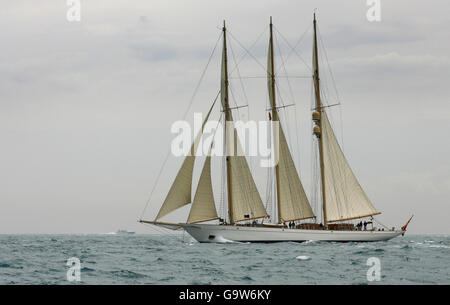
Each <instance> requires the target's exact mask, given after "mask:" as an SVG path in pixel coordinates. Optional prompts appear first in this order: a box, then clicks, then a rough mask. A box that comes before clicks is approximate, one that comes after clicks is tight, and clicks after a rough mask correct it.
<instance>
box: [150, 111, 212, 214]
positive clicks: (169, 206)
mask: <svg viewBox="0 0 450 305" xmlns="http://www.w3.org/2000/svg"><path fill="white" fill-rule="evenodd" d="M214 104H215V103H213V104H212V106H211V108H210V109H209V111H208V114H207V115H206V117H205V120H204V121H203V124H202V128H201V130H200V131H199V133H198V134H197V137H196V138H195V140H194V142H193V143H192V146H191V150H190V151H189V155H187V156H186V157H185V159H184V161H183V164H182V165H181V168H180V170H179V171H178V174H177V176H176V177H175V180H174V182H173V183H172V186H171V187H170V190H169V193H168V194H167V196H166V199H165V200H164V203H163V205H162V206H161V209H160V210H159V212H158V215H157V216H156V218H155V220H158V219H160V218H161V217H164V216H165V215H167V214H169V213H170V212H172V211H175V210H176V209H179V208H181V207H182V206H185V205H186V204H189V203H191V201H192V198H191V189H192V173H193V171H194V162H195V153H196V151H197V145H198V143H199V141H200V138H201V136H202V133H203V128H204V127H205V124H206V122H207V121H208V119H209V115H210V114H211V111H212V109H213V107H214Z"/></svg>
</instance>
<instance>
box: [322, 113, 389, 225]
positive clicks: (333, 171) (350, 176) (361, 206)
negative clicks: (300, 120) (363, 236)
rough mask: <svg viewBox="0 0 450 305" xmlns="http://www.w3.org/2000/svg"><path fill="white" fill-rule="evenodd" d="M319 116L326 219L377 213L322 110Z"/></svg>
mask: <svg viewBox="0 0 450 305" xmlns="http://www.w3.org/2000/svg"><path fill="white" fill-rule="evenodd" d="M321 120H322V141H323V161H324V173H325V189H326V192H325V194H326V201H327V206H326V209H327V217H328V221H330V222H333V221H341V220H349V219H355V218H361V217H367V216H372V215H377V214H380V212H378V211H377V210H376V209H375V207H374V206H373V205H372V203H371V202H370V200H369V198H368V197H367V195H366V193H365V192H364V190H363V189H362V187H361V185H360V184H359V182H358V180H357V179H356V177H355V175H354V173H353V171H352V169H351V168H350V166H349V164H348V162H347V160H346V158H345V156H344V153H343V152H342V150H341V147H340V146H339V143H338V141H337V139H336V136H335V134H334V132H333V129H332V128H331V124H330V121H329V120H328V116H327V114H326V112H325V111H322V115H321Z"/></svg>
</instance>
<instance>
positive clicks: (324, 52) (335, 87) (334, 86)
mask: <svg viewBox="0 0 450 305" xmlns="http://www.w3.org/2000/svg"><path fill="white" fill-rule="evenodd" d="M317 32H318V34H319V40H320V44H321V45H322V49H323V54H324V55H325V59H326V61H327V66H328V71H329V72H330V76H331V82H332V84H333V88H334V91H335V92H336V99H337V102H338V103H339V104H341V98H340V96H339V91H338V89H337V86H336V81H335V79H334V74H333V71H332V70H331V65H330V62H329V60H328V55H327V51H326V49H325V44H324V43H323V40H322V35H320V31H319V28H317ZM342 112H343V111H342V107H340V108H339V115H340V120H341V141H342V151H344V126H343V125H344V121H343V117H342Z"/></svg>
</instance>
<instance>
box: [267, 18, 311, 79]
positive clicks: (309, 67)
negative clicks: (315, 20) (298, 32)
mask: <svg viewBox="0 0 450 305" xmlns="http://www.w3.org/2000/svg"><path fill="white" fill-rule="evenodd" d="M274 28H275V31H277V33H278V34H279V35H280V37H281V38H283V40H284V41H285V42H286V44H287V45H288V46H289V48H291V52H290V53H289V54H288V57H287V59H286V61H287V60H289V57H290V54H292V53H295V54H296V55H297V56H298V58H300V60H301V61H302V62H303V63H304V64H305V66H306V67H307V68H308V69H309V71H311V72H312V71H313V70H312V68H311V66H310V65H308V64H307V63H306V61H305V60H304V59H303V57H302V56H301V55H300V54H299V53H298V52H297V50H296V49H295V48H297V46H298V44H299V43H300V41H301V40H302V39H303V38H304V36H305V35H306V33H307V32H308V31H309V29H310V28H311V25H310V26H309V28H308V29H307V30H306V31H305V32H304V33H303V35H302V37H301V39H300V40H299V42H297V44H296V45H295V47H292V45H291V44H290V43H289V41H288V40H287V39H286V38H285V37H284V36H283V34H281V32H280V31H278V29H277V27H275V26H274Z"/></svg>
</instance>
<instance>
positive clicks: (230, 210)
mask: <svg viewBox="0 0 450 305" xmlns="http://www.w3.org/2000/svg"><path fill="white" fill-rule="evenodd" d="M222 30H223V54H222V55H223V57H222V80H221V81H222V84H221V91H223V92H222V93H221V95H222V100H223V101H222V103H223V108H224V109H223V111H224V112H225V131H224V132H225V137H224V144H225V146H224V147H225V158H226V162H227V191H228V194H227V197H228V216H229V218H230V224H234V216H233V198H232V196H231V194H232V193H231V191H232V185H231V163H230V158H229V157H230V156H229V154H228V152H229V150H228V149H227V144H230V143H227V139H228V133H229V132H230V131H228V130H227V125H228V124H227V122H230V121H232V120H233V119H232V116H231V109H230V104H229V101H228V58H227V30H226V27H225V20H224V21H223V29H222ZM231 132H233V134H234V130H232V131H231ZM233 142H234V141H233Z"/></svg>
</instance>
